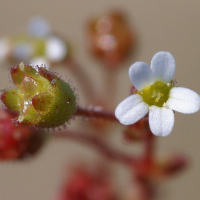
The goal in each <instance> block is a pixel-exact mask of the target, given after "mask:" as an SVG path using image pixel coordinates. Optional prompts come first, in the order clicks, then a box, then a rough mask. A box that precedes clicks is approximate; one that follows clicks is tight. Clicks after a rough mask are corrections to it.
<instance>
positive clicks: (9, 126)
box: [0, 109, 46, 160]
mask: <svg viewBox="0 0 200 200" xmlns="http://www.w3.org/2000/svg"><path fill="white" fill-rule="evenodd" d="M13 117H15V115H14V114H13V113H9V112H8V111H7V110H5V109H1V110H0V160H14V159H19V158H24V157H27V155H30V154H31V155H33V154H35V153H37V152H38V150H39V149H40V148H41V147H42V144H44V141H45V138H46V135H45V134H43V133H42V132H41V131H39V130H34V129H30V128H28V127H22V126H21V125H18V126H16V125H15V124H14V123H12V118H13ZM38 141H40V142H38ZM36 143H37V144H36Z"/></svg>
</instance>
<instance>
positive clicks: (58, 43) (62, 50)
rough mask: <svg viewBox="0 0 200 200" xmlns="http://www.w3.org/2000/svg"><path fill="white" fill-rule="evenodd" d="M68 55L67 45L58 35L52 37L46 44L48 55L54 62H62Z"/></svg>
mask: <svg viewBox="0 0 200 200" xmlns="http://www.w3.org/2000/svg"><path fill="white" fill-rule="evenodd" d="M66 55H67V46H66V44H65V42H64V41H63V40H61V39H60V38H58V37H50V38H49V39H48V40H47V44H46V56H47V58H48V59H49V60H50V61H52V62H60V61H61V60H62V59H64V57H65V56H66Z"/></svg>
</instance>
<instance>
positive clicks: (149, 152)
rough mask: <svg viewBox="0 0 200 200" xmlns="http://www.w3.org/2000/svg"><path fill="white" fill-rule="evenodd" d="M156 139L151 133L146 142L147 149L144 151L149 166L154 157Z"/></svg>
mask: <svg viewBox="0 0 200 200" xmlns="http://www.w3.org/2000/svg"><path fill="white" fill-rule="evenodd" d="M154 138H155V136H154V135H153V134H152V132H151V131H149V132H148V135H147V138H146V141H145V147H144V148H145V149H144V151H145V152H144V160H145V162H146V163H147V165H151V164H152V162H153V159H154V158H153V157H154Z"/></svg>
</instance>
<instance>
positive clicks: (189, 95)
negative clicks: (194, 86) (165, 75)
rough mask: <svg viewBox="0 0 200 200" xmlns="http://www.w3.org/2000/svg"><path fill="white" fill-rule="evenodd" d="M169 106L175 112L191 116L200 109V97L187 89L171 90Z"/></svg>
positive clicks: (177, 88)
mask: <svg viewBox="0 0 200 200" xmlns="http://www.w3.org/2000/svg"><path fill="white" fill-rule="evenodd" d="M166 104H167V106H168V107H169V108H171V109H173V110H175V111H178V112H181V113H185V114H190V113H194V112H197V111H198V110H199V108H200V97H199V95H198V94H197V93H196V92H194V91H192V90H190V89H187V88H182V87H174V88H172V89H171V90H170V94H169V99H168V101H167V102H166Z"/></svg>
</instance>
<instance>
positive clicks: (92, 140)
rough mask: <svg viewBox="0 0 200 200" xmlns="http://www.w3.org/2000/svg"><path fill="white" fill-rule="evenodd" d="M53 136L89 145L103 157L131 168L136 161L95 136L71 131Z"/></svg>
mask: <svg viewBox="0 0 200 200" xmlns="http://www.w3.org/2000/svg"><path fill="white" fill-rule="evenodd" d="M54 136H56V137H59V138H60V137H63V138H66V139H68V138H70V139H74V140H76V141H79V142H83V143H87V144H90V145H92V146H93V147H94V148H96V149H97V150H99V151H100V152H101V153H102V154H103V155H104V156H106V157H107V158H109V159H111V160H116V161H120V162H122V163H125V164H128V165H131V166H132V165H133V164H134V163H135V162H136V161H137V159H136V158H133V156H129V155H126V154H124V153H121V152H119V151H118V150H115V149H113V148H111V147H110V145H108V144H107V143H106V142H105V141H103V140H102V139H100V138H99V137H97V136H93V135H88V134H83V133H78V132H73V131H63V132H56V133H55V134H54Z"/></svg>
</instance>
